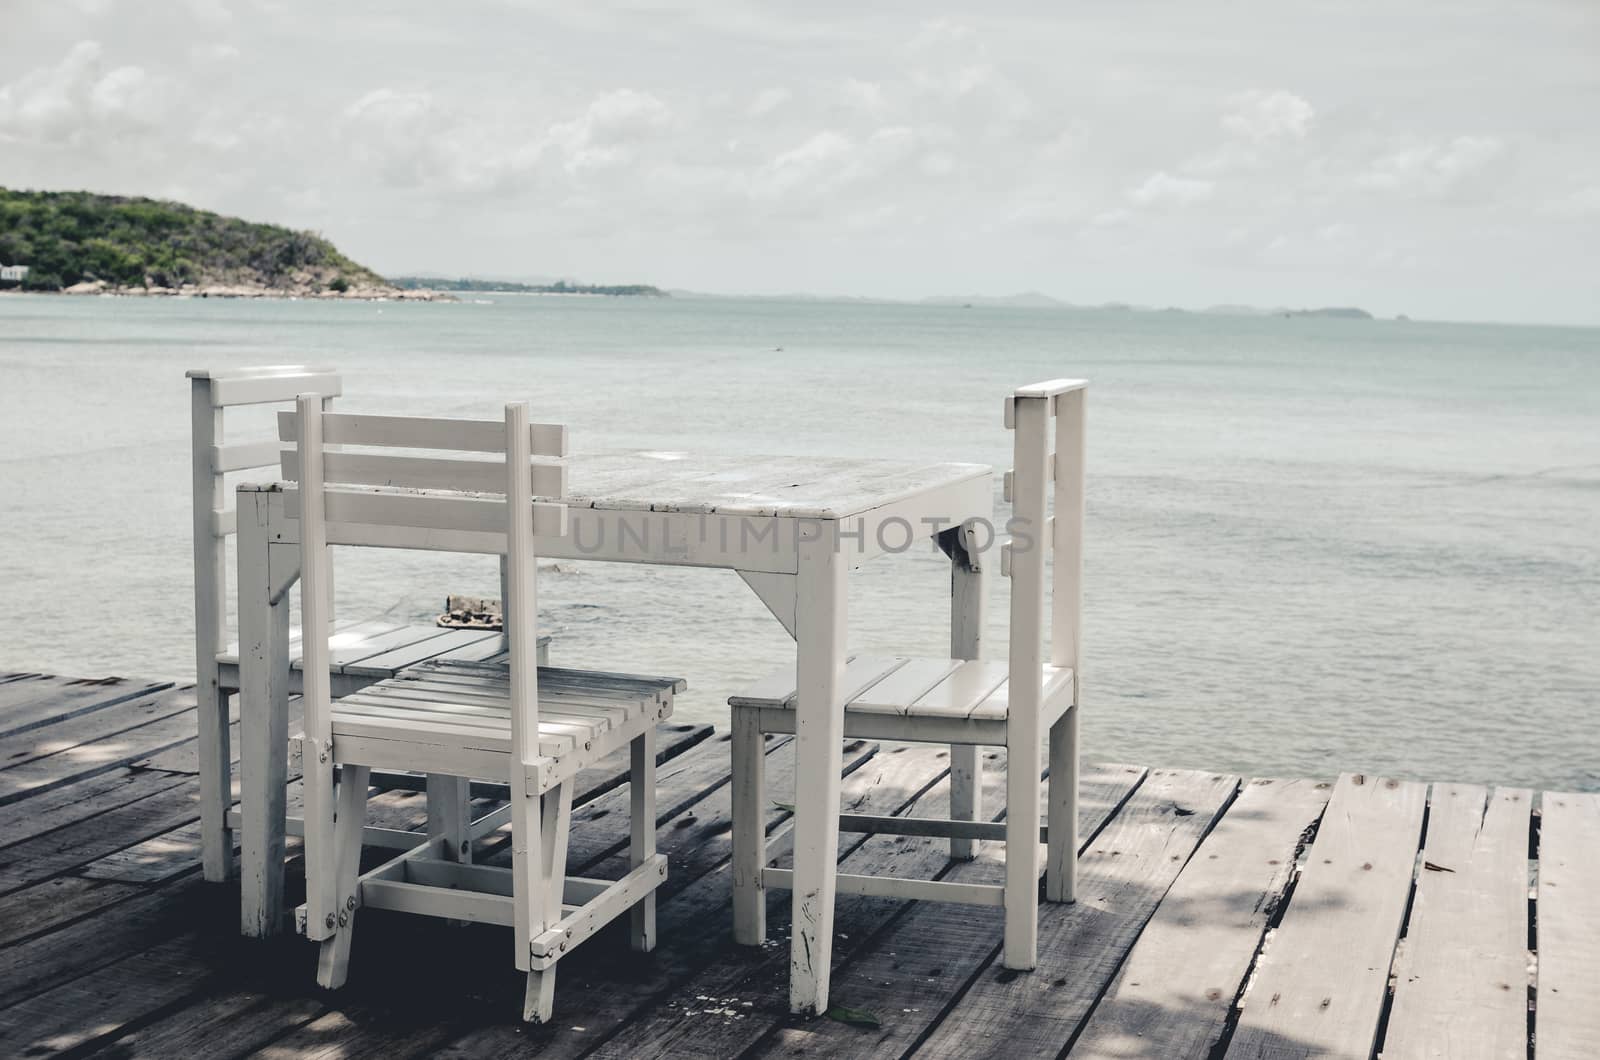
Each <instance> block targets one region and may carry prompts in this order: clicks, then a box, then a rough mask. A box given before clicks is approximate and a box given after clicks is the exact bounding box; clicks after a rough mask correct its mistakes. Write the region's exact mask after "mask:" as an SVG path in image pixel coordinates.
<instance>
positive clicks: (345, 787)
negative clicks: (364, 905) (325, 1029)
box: [317, 764, 371, 990]
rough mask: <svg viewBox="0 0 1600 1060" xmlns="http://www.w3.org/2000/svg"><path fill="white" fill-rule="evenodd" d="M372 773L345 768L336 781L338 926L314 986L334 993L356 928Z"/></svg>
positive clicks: (324, 950) (326, 943)
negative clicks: (337, 804) (337, 782)
mask: <svg viewBox="0 0 1600 1060" xmlns="http://www.w3.org/2000/svg"><path fill="white" fill-rule="evenodd" d="M370 773H371V770H369V769H368V768H367V767H366V766H354V765H349V764H346V765H345V766H344V767H343V769H342V770H341V773H340V778H339V813H338V818H337V819H336V820H335V822H334V833H333V842H334V851H335V855H334V856H335V858H336V862H335V864H336V870H335V871H336V872H337V873H338V883H337V887H336V890H335V892H334V893H335V894H336V895H337V896H338V901H339V912H338V914H337V916H338V926H337V927H336V928H335V929H334V933H333V934H332V935H330V936H328V937H327V938H325V939H323V940H322V951H321V953H320V955H319V957H318V960H317V985H319V986H322V987H325V988H326V989H329V990H337V989H338V988H339V987H341V986H343V985H344V980H345V974H346V972H348V971H349V968H350V937H351V935H352V934H354V932H355V926H356V878H357V877H358V876H359V875H360V873H361V833H362V829H363V827H364V826H365V825H366V818H367V783H368V781H369V779H370Z"/></svg>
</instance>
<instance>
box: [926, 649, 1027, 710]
mask: <svg viewBox="0 0 1600 1060" xmlns="http://www.w3.org/2000/svg"><path fill="white" fill-rule="evenodd" d="M1007 673H1008V671H1007V668H1006V664H1005V663H1003V662H986V661H984V660H982V659H968V660H966V661H965V662H963V663H962V664H961V665H960V666H958V667H956V669H955V670H954V671H952V672H951V674H950V676H949V677H947V678H945V679H944V680H943V681H940V682H939V683H938V684H937V685H934V686H933V687H932V688H931V689H929V690H928V691H927V693H926V694H924V695H923V696H922V698H920V699H918V700H917V701H916V703H914V704H912V707H911V710H912V712H913V713H915V712H918V711H928V712H938V713H941V714H967V713H968V712H970V711H971V710H972V708H973V707H976V706H977V705H978V704H979V703H982V702H983V701H984V700H985V699H988V698H989V693H991V692H993V691H994V690H995V689H997V688H999V687H1000V686H1001V685H1002V684H1004V683H1005V679H1006V674H1007Z"/></svg>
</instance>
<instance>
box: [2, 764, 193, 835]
mask: <svg viewBox="0 0 1600 1060" xmlns="http://www.w3.org/2000/svg"><path fill="white" fill-rule="evenodd" d="M182 783H183V778H182V777H175V776H170V775H168V774H166V773H143V772H137V771H134V770H129V769H115V770H112V771H110V772H107V773H101V774H98V775H96V776H93V777H88V778H86V779H84V780H80V781H77V782H76V783H73V784H65V785H62V786H61V787H59V788H52V789H51V790H49V791H46V792H43V793H41V794H38V795H34V796H32V797H31V798H29V799H28V800H27V801H26V802H25V803H22V804H20V805H18V806H16V807H14V808H13V810H12V811H11V812H7V813H0V847H6V846H10V845H11V844H12V843H20V842H22V841H23V840H24V839H31V838H33V837H34V836H36V835H43V834H44V833H46V832H50V831H54V830H55V829H57V828H62V827H65V826H67V825H70V824H74V823H76V822H78V821H82V820H85V819H87V818H89V817H93V816H94V815H96V814H99V813H104V812H105V811H106V810H110V809H115V808H116V807H118V806H123V805H126V804H127V803H130V802H133V801H135V800H136V799H142V798H144V797H145V796H147V795H154V794H155V793H156V792H158V791H165V790H166V789H167V788H171V787H175V786H177V785H179V784H182Z"/></svg>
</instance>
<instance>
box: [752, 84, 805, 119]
mask: <svg viewBox="0 0 1600 1060" xmlns="http://www.w3.org/2000/svg"><path fill="white" fill-rule="evenodd" d="M793 95H794V94H793V93H792V92H790V91H789V90H788V89H787V88H769V89H765V90H763V91H762V92H760V93H759V94H758V95H757V96H756V98H755V99H752V100H751V101H750V105H749V106H748V107H746V108H745V113H746V114H748V115H750V116H751V117H752V118H759V117H761V116H762V115H763V114H771V113H772V112H773V111H775V110H777V109H778V108H779V107H781V106H783V105H784V104H785V103H787V102H789V100H790V99H791V98H792V97H793Z"/></svg>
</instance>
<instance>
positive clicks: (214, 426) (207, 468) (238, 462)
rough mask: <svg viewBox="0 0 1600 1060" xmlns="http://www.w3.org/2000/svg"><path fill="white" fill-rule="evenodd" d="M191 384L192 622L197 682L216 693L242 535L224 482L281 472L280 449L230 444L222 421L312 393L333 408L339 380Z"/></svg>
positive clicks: (235, 377) (263, 376) (200, 372)
mask: <svg viewBox="0 0 1600 1060" xmlns="http://www.w3.org/2000/svg"><path fill="white" fill-rule="evenodd" d="M186 374H187V375H188V378H189V395H190V412H191V419H192V427H193V429H192V453H191V466H192V470H193V487H194V488H193V503H194V617H195V656H196V664H197V673H198V677H197V679H198V681H199V682H200V684H201V685H202V687H205V688H208V689H213V690H214V686H215V684H216V680H217V673H216V671H217V655H218V653H220V652H221V651H222V650H223V645H224V643H225V638H226V625H227V599H228V565H227V541H228V537H229V535H231V534H232V533H234V531H235V529H236V527H237V515H238V513H237V512H236V511H235V510H234V505H233V503H232V501H233V498H232V497H230V496H229V495H228V490H227V488H226V479H225V476H226V475H227V474H228V473H229V472H232V471H248V470H250V469H252V468H259V467H276V466H277V464H278V448H279V446H278V443H277V442H275V441H273V440H272V439H271V438H266V439H263V440H260V441H243V442H234V441H228V440H227V439H226V435H225V433H224V418H225V417H224V414H225V413H226V411H227V410H228V409H229V408H234V407H237V406H241V405H263V404H274V403H284V404H287V403H291V402H293V401H294V400H295V398H296V397H297V396H298V395H300V394H303V393H306V392H307V391H315V392H317V393H319V394H323V395H325V400H327V401H328V402H332V400H333V399H334V398H335V397H337V396H338V395H339V393H340V382H339V376H338V374H337V373H336V372H334V371H333V370H331V369H327V368H311V367H307V366H305V365H271V366H267V367H259V368H236V369H229V370H226V371H209V370H206V369H194V370H191V371H190V372H188V373H186Z"/></svg>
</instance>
